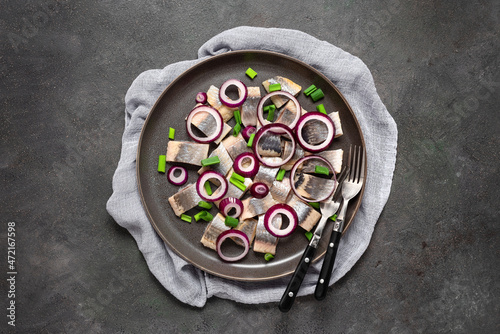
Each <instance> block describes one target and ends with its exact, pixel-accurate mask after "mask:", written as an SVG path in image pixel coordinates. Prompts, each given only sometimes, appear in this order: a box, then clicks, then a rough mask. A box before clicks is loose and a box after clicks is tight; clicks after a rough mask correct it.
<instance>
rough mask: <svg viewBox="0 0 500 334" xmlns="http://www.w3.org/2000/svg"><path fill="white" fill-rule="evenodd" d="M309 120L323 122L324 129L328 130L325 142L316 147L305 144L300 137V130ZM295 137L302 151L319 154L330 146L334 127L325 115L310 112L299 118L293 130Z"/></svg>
mask: <svg viewBox="0 0 500 334" xmlns="http://www.w3.org/2000/svg"><path fill="white" fill-rule="evenodd" d="M311 120H315V121H320V122H323V124H325V125H326V128H327V129H328V136H327V137H326V139H325V141H324V142H322V143H320V144H318V145H311V144H309V143H307V142H306V141H305V140H304V138H303V137H302V129H303V128H304V125H305V124H306V123H307V122H308V121H311ZM295 135H296V136H297V141H298V142H299V145H300V146H302V148H303V149H304V150H306V151H309V152H320V151H323V150H325V149H326V148H328V146H330V144H331V143H332V141H333V138H334V137H335V125H334V124H333V121H332V119H331V118H330V117H328V116H327V115H325V114H322V113H320V112H317V111H311V112H307V113H305V114H304V115H303V116H302V117H300V119H299V121H298V122H297V126H296V128H295Z"/></svg>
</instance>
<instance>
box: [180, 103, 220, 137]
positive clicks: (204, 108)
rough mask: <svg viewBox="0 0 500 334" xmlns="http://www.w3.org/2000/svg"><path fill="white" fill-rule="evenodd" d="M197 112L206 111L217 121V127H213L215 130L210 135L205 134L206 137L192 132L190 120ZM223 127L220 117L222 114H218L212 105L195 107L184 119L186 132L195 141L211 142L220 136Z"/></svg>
mask: <svg viewBox="0 0 500 334" xmlns="http://www.w3.org/2000/svg"><path fill="white" fill-rule="evenodd" d="M199 112H207V113H209V114H210V115H212V116H213V118H214V119H215V122H216V123H217V129H215V131H214V133H213V134H212V135H210V136H207V137H198V136H197V135H195V134H194V133H193V129H192V127H191V121H192V119H193V117H194V116H195V115H196V114H197V113H199ZM223 128H224V120H223V119H222V116H221V115H220V113H219V111H217V109H214V108H212V107H209V106H205V105H201V106H198V107H195V108H194V109H193V110H191V112H190V113H189V115H188V117H187V119H186V130H187V132H188V135H189V137H191V139H193V140H194V141H196V142H198V143H210V142H213V141H214V140H216V139H217V138H219V137H220V135H221V134H222V130H223Z"/></svg>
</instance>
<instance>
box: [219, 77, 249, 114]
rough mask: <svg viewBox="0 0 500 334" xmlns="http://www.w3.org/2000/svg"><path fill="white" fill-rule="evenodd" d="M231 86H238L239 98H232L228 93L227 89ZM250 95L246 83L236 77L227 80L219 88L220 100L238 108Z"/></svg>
mask: <svg viewBox="0 0 500 334" xmlns="http://www.w3.org/2000/svg"><path fill="white" fill-rule="evenodd" d="M230 86H236V88H238V94H239V96H238V99H237V100H231V99H230V98H229V97H228V96H227V95H226V90H227V89H228V88H229V87H230ZM247 95H248V89H247V86H245V84H244V83H243V82H241V81H239V80H236V79H229V80H227V81H226V82H224V83H223V84H222V86H220V88H219V100H220V101H221V102H222V103H223V104H225V105H226V106H228V107H231V108H236V107H239V106H241V105H242V104H243V102H245V100H246V98H247Z"/></svg>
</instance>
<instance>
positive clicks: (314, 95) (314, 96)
mask: <svg viewBox="0 0 500 334" xmlns="http://www.w3.org/2000/svg"><path fill="white" fill-rule="evenodd" d="M324 97H325V94H323V91H322V90H321V88H318V89H316V90H315V91H314V92H312V93H311V99H312V100H313V101H314V102H316V101H318V100H321V99H322V98H324Z"/></svg>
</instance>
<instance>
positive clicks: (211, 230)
mask: <svg viewBox="0 0 500 334" xmlns="http://www.w3.org/2000/svg"><path fill="white" fill-rule="evenodd" d="M224 220H225V217H224V216H223V215H222V214H220V213H218V214H217V215H216V216H215V217H214V219H212V221H211V222H210V223H208V225H207V227H206V228H205V232H204V233H203V236H202V237H201V240H200V241H201V243H202V244H203V246H205V247H208V248H210V249H213V250H217V237H218V236H219V235H220V234H221V233H222V232H224V231H227V230H229V229H230V227H229V226H227V225H226V224H225V223H224Z"/></svg>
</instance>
